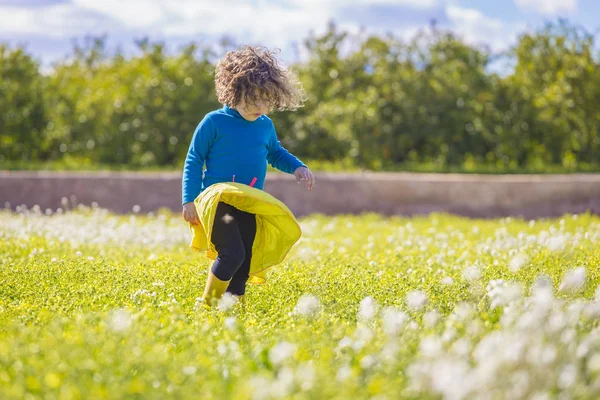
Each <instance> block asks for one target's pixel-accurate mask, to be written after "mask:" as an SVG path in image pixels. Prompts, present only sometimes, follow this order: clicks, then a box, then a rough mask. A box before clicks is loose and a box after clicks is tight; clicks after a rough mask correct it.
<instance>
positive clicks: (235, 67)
mask: <svg viewBox="0 0 600 400" xmlns="http://www.w3.org/2000/svg"><path fill="white" fill-rule="evenodd" d="M275 54H276V53H275V52H274V51H271V50H268V49H267V48H265V47H252V46H243V47H241V48H240V49H238V50H236V51H230V52H228V53H227V54H226V55H225V57H223V59H221V60H220V61H219V62H218V63H217V68H216V72H215V88H216V92H217V99H218V100H219V102H220V103H221V104H225V105H227V106H229V107H235V106H237V105H238V104H239V103H240V101H241V99H242V96H244V100H245V102H246V104H256V102H257V101H258V100H259V99H263V100H266V101H267V102H268V104H269V108H270V109H271V110H277V111H283V110H297V109H298V108H300V107H302V104H303V102H304V101H305V100H306V98H305V92H304V89H303V87H302V84H301V83H300V81H299V80H298V77H297V76H296V75H295V74H294V73H293V72H292V71H290V70H289V69H288V68H287V67H285V66H284V65H282V64H281V63H280V62H279V61H278V60H277V58H276V57H275Z"/></svg>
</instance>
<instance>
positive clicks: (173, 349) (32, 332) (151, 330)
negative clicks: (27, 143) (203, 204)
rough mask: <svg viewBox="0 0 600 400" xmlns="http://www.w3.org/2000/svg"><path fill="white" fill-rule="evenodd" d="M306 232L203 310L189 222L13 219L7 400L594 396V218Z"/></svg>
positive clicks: (321, 225)
mask: <svg viewBox="0 0 600 400" xmlns="http://www.w3.org/2000/svg"><path fill="white" fill-rule="evenodd" d="M68 205H69V204H68V201H67V202H65V206H66V207H68ZM300 222H301V226H302V229H303V232H304V236H303V239H302V241H301V242H300V243H299V245H298V246H297V247H296V248H294V249H293V251H292V253H291V254H290V255H289V257H288V259H287V260H286V261H285V262H284V263H282V264H281V265H279V266H276V267H274V268H273V269H272V270H271V271H270V272H269V275H268V281H267V284H266V285H258V286H251V287H250V288H249V289H248V292H247V295H246V298H247V302H246V304H245V305H241V304H233V303H232V302H230V301H229V300H230V299H227V300H226V301H222V302H221V305H220V307H221V308H220V309H214V310H207V309H205V308H203V307H202V306H201V304H200V303H199V302H198V297H199V296H200V295H201V292H202V289H203V285H204V282H205V279H206V271H207V266H208V263H207V260H206V259H205V258H204V257H203V256H202V255H199V254H198V253H194V252H193V251H192V250H190V249H189V248H187V245H188V239H189V238H188V235H189V232H188V230H187V227H186V226H185V224H184V223H183V221H182V220H181V217H180V216H173V215H172V214H170V213H166V212H160V213H158V214H151V215H147V216H143V215H139V214H131V215H128V216H116V215H112V214H110V213H107V212H106V211H105V210H101V209H97V208H95V209H86V208H82V209H80V210H75V211H66V210H62V209H61V210H60V211H58V212H57V211H56V210H54V211H52V210H48V211H44V210H39V209H34V210H24V209H20V210H19V213H18V214H16V213H12V212H9V211H0V238H1V239H2V240H0V254H2V257H0V397H2V398H3V399H13V398H15V399H16V398H60V399H77V398H90V397H93V398H98V399H99V398H110V399H121V398H133V397H140V398H165V397H169V398H172V397H173V398H203V399H220V398H233V397H235V398H240V399H258V398H264V399H268V398H294V399H311V398H320V399H329V398H332V399H333V398H339V399H341V398H357V399H359V398H360V399H367V398H368V399H372V398H398V397H401V398H408V399H417V398H419V399H422V398H431V399H437V398H446V399H484V398H511V399H531V398H540V399H541V398H554V397H557V398H561V397H574V398H598V396H599V395H600V392H599V388H600V357H599V356H598V354H599V351H600V328H599V327H598V318H599V317H600V290H597V287H598V284H599V283H600V275H599V273H598V268H597V265H598V261H599V259H600V253H599V251H598V240H599V239H600V219H599V218H598V217H596V216H592V215H578V216H577V215H575V216H565V217H564V218H562V219H560V220H559V219H553V220H541V221H532V222H528V221H522V220H518V219H502V220H469V219H466V218H460V217H455V216H449V215H442V214H437V215H432V216H430V217H415V218H398V217H394V218H385V217H381V216H376V215H363V216H337V217H325V216H313V217H309V218H305V219H302V220H301V221H300Z"/></svg>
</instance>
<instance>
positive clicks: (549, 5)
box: [515, 0, 577, 15]
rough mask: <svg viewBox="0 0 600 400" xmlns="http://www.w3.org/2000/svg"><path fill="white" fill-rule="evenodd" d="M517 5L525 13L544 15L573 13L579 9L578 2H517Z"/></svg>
mask: <svg viewBox="0 0 600 400" xmlns="http://www.w3.org/2000/svg"><path fill="white" fill-rule="evenodd" d="M515 4H516V5H517V6H519V8H521V9H522V10H524V11H534V12H537V13H539V14H544V15H557V14H560V13H561V12H573V11H575V9H576V8H577V0H515Z"/></svg>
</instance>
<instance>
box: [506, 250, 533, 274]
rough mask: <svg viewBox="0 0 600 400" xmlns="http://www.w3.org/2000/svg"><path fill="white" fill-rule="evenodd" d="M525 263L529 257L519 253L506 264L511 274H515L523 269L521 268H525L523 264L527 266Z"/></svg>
mask: <svg viewBox="0 0 600 400" xmlns="http://www.w3.org/2000/svg"><path fill="white" fill-rule="evenodd" d="M527 262H529V257H527V255H526V254H524V253H520V254H517V255H516V256H514V257H513V258H512V259H511V260H510V263H509V264H508V268H509V269H510V270H511V271H512V272H517V271H518V270H520V269H521V268H523V266H525V264H527Z"/></svg>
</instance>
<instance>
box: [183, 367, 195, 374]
mask: <svg viewBox="0 0 600 400" xmlns="http://www.w3.org/2000/svg"><path fill="white" fill-rule="evenodd" d="M195 373H196V367H193V366H187V367H183V374H184V375H194V374H195Z"/></svg>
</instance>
